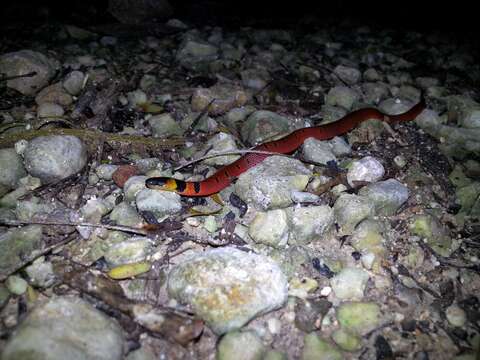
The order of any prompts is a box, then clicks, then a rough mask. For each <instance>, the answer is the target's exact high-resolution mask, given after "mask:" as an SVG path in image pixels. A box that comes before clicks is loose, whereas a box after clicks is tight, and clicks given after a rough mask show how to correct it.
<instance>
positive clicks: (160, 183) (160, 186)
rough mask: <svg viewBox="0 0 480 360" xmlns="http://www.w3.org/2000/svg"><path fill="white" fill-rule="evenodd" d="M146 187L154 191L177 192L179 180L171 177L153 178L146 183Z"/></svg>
mask: <svg viewBox="0 0 480 360" xmlns="http://www.w3.org/2000/svg"><path fill="white" fill-rule="evenodd" d="M145 186H146V187H147V188H149V189H154V190H165V191H175V190H177V188H178V186H177V180H175V179H172V178H169V177H152V178H149V179H147V180H146V181H145Z"/></svg>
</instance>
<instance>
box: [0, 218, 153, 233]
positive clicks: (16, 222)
mask: <svg viewBox="0 0 480 360" xmlns="http://www.w3.org/2000/svg"><path fill="white" fill-rule="evenodd" d="M0 225H8V226H21V225H58V226H87V227H95V228H102V229H108V230H118V231H124V232H129V233H133V234H140V235H148V231H147V230H145V229H141V228H135V227H130V226H122V225H106V224H92V223H86V222H81V223H76V222H68V221H58V222H57V221H23V220H5V219H2V220H0Z"/></svg>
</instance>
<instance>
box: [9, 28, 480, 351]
mask: <svg viewBox="0 0 480 360" xmlns="http://www.w3.org/2000/svg"><path fill="white" fill-rule="evenodd" d="M149 26H151V28H145V27H143V28H139V27H136V28H135V30H136V32H135V36H131V33H130V34H129V32H128V31H126V29H125V28H124V29H119V28H118V27H111V28H109V27H101V28H82V27H76V26H73V25H49V26H45V27H38V28H36V29H35V30H33V31H34V32H33V34H31V35H32V36H25V37H24V38H16V39H15V40H13V38H12V37H10V36H9V35H8V33H7V35H5V36H4V38H2V39H1V41H0V174H1V175H0V354H1V358H2V359H5V360H10V359H19V358H23V357H25V356H26V357H28V358H45V359H63V358H65V357H69V356H71V357H72V358H73V357H78V358H86V359H90V358H95V359H129V360H133V359H156V358H168V359H214V358H217V359H305V360H307V359H320V360H321V359H393V358H395V359H457V360H460V359H462V360H467V359H472V360H473V359H478V356H480V355H478V354H479V351H480V350H479V349H480V301H479V296H478V294H480V257H479V249H480V236H479V234H480V221H479V219H480V157H479V156H480V140H479V139H480V104H479V103H478V102H477V100H479V93H478V88H479V84H480V65H479V64H480V62H479V59H478V57H475V56H474V54H475V52H474V50H475V49H473V48H472V47H470V46H469V44H468V43H462V41H458V39H452V38H449V37H448V36H447V35H445V34H437V33H431V34H428V35H425V34H420V33H416V32H414V31H411V32H407V33H405V32H399V31H397V30H388V29H375V28H371V27H367V26H359V25H356V24H349V23H348V22H346V23H344V24H342V25H336V26H334V27H328V28H322V27H318V28H317V29H316V30H311V31H308V32H305V30H302V29H298V30H281V29H265V28H263V29H258V28H250V27H249V28H240V29H238V30H234V29H229V30H227V29H222V28H221V27H208V26H207V27H201V28H194V27H192V26H191V25H189V24H188V23H184V22H182V21H180V20H176V19H172V20H169V21H168V22H166V23H165V24H161V25H159V26H158V27H155V25H153V24H152V25H149ZM127 30H128V27H127ZM10 34H11V33H10ZM128 34H129V35H128ZM29 35H30V34H29ZM46 39H48V40H46ZM47 41H48V42H47ZM421 96H425V97H426V100H427V105H428V106H427V109H426V110H425V111H424V112H423V113H422V114H420V115H419V116H418V117H417V119H416V120H415V121H412V122H408V123H402V124H394V125H385V124H383V123H382V122H379V121H374V120H369V121H366V122H364V123H362V124H361V125H360V126H359V127H358V128H356V129H354V130H352V131H351V132H350V133H348V134H346V135H344V136H341V137H336V138H334V139H331V140H327V141H318V140H315V139H308V140H307V141H306V142H305V145H304V146H303V147H301V148H299V149H298V150H297V151H296V152H295V153H294V154H290V155H286V156H272V157H269V158H268V159H266V160H265V161H264V162H262V163H261V164H259V165H258V166H256V167H254V168H251V169H249V170H248V171H246V172H245V173H243V174H242V175H241V176H240V177H239V178H238V179H236V181H235V183H234V184H232V185H230V186H229V187H227V188H226V189H224V190H222V191H221V192H220V193H219V197H213V198H210V197H209V198H189V197H181V196H179V195H178V194H176V193H174V192H169V191H159V190H152V189H147V188H146V187H145V181H146V179H148V178H150V177H174V178H176V179H179V180H189V181H200V180H202V179H204V178H205V177H207V176H210V175H212V174H214V173H215V171H216V170H217V169H218V168H220V167H221V166H223V165H225V164H228V163H230V162H232V161H233V160H235V159H237V158H238V157H239V156H241V155H242V152H241V151H240V150H246V149H248V148H249V147H250V146H254V145H256V144H258V143H261V142H264V141H268V140H270V139H273V138H278V137H281V136H284V135H286V134H288V133H289V132H291V131H293V130H295V129H299V128H302V127H310V126H317V125H321V124H324V123H327V122H331V121H335V120H338V119H340V118H342V117H343V116H345V115H346V114H348V113H349V112H352V111H354V110H357V109H360V108H365V107H373V108H378V109H380V110H381V111H383V112H385V113H389V114H398V113H402V112H405V111H407V110H408V109H410V108H411V107H412V106H413V105H415V104H416V103H417V102H418V101H419V100H420V98H421ZM218 154H219V155H218ZM193 160H195V161H193ZM179 167H181V168H179ZM67 355H69V356H67Z"/></svg>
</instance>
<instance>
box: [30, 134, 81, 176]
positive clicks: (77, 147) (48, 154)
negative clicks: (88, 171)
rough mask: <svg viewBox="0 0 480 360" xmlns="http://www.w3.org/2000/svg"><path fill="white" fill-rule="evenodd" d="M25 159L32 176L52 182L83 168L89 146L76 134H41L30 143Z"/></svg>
mask: <svg viewBox="0 0 480 360" xmlns="http://www.w3.org/2000/svg"><path fill="white" fill-rule="evenodd" d="M24 160H25V167H26V169H27V171H28V172H29V173H30V174H31V175H32V176H35V177H38V178H40V179H41V180H42V182H43V183H50V182H54V181H58V180H62V179H65V178H67V177H68V176H70V175H73V174H76V173H77V172H79V171H80V170H82V169H83V167H84V166H85V164H86V163H87V147H86V146H85V144H84V143H83V142H82V141H81V140H80V139H79V138H77V137H75V136H70V135H52V136H39V137H37V138H35V139H33V140H32V141H30V142H29V143H28V145H27V148H26V149H25V153H24Z"/></svg>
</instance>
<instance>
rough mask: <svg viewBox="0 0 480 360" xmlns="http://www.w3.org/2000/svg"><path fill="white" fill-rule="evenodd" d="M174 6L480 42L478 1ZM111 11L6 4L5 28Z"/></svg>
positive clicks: (238, 22)
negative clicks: (462, 37) (348, 23)
mask: <svg viewBox="0 0 480 360" xmlns="http://www.w3.org/2000/svg"><path fill="white" fill-rule="evenodd" d="M170 4H171V5H172V7H173V8H174V13H173V15H172V17H175V18H179V19H181V20H182V21H186V22H188V23H190V24H193V25H196V26H202V25H220V26H223V27H226V28H228V27H232V28H235V27H239V26H246V25H248V26H256V27H272V26H273V27H281V28H291V27H303V28H309V27H321V26H325V25H332V26H335V25H338V24H339V23H341V22H342V21H345V20H348V21H353V22H357V23H359V24H364V25H370V26H372V27H377V26H378V27H389V28H397V29H398V28H401V29H405V30H417V31H430V30H440V31H443V32H448V33H457V34H465V36H469V37H472V38H473V39H472V40H474V41H478V37H477V35H476V34H477V33H478V32H480V31H478V28H479V27H480V15H479V13H478V11H477V10H476V9H475V7H476V6H475V1H463V0H462V1H453V2H450V4H445V3H444V2H442V1H422V0H416V1H412V0H401V1H398V0H396V1H392V0H385V1H379V0H373V1H368V0H364V1H361V0H359V1H349V0H337V1H335V0H331V1H321V0H319V1H315V2H312V1H304V0H294V1H289V2H282V1H270V0H269V1H262V0H256V1H253V0H240V1H229V0H223V1H222V0H196V1H192V0H172V1H171V2H170ZM107 7H108V1H107V0H84V1H70V2H69V1H66V0H65V1H48V0H40V1H26V0H14V1H12V0H6V1H5V0H4V1H2V10H1V11H0V22H1V23H0V28H1V27H5V26H9V25H11V24H15V23H16V24H18V23H25V24H39V23H42V24H44V23H45V22H61V23H74V24H77V25H89V24H104V23H112V22H116V20H115V18H113V17H112V16H111V15H110V14H109V13H108V11H107ZM159 20H162V19H159ZM163 20H164V19H163Z"/></svg>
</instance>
